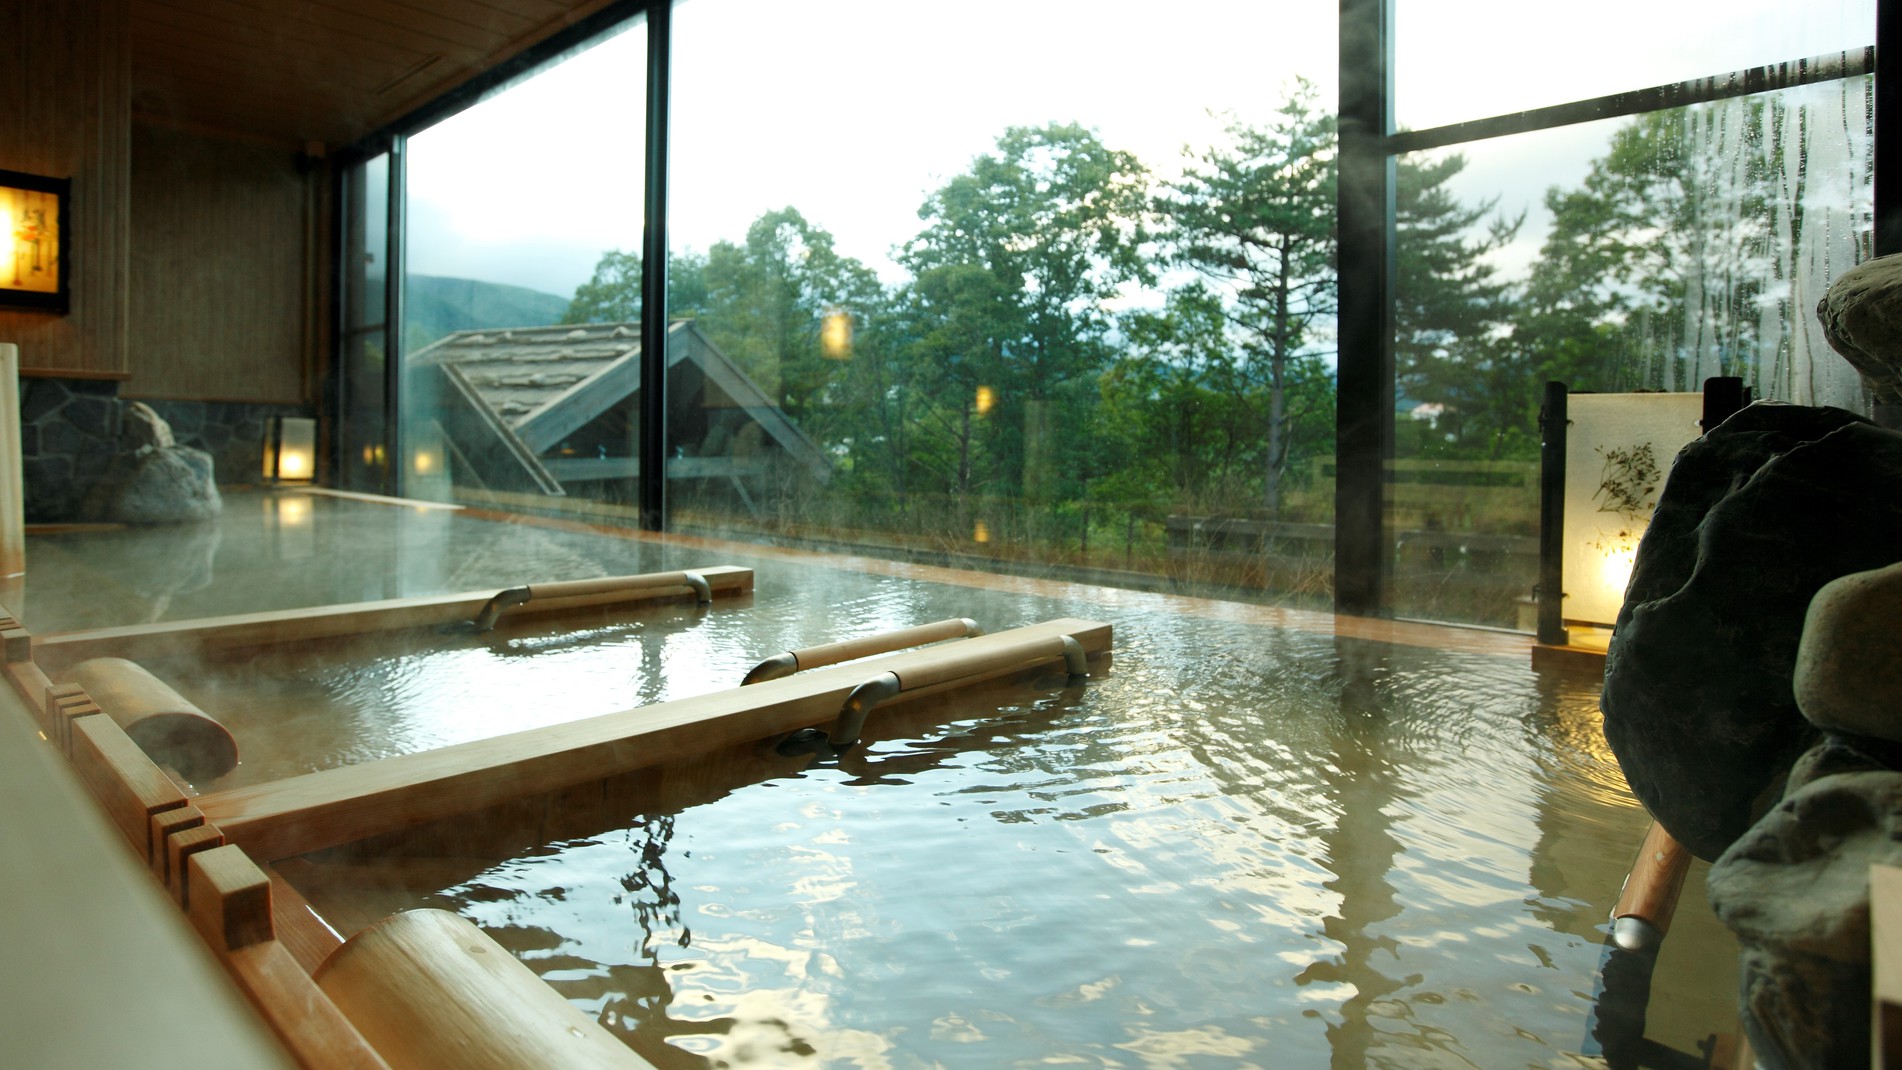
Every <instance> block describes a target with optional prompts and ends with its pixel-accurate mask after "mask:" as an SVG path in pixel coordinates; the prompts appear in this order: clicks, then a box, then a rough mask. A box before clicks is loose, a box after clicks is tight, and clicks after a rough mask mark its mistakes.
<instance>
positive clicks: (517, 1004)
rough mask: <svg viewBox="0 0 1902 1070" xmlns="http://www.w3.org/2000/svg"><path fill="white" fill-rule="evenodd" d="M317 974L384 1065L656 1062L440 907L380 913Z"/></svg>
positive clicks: (624, 1066)
mask: <svg viewBox="0 0 1902 1070" xmlns="http://www.w3.org/2000/svg"><path fill="white" fill-rule="evenodd" d="M315 976H316V981H317V986H318V987H319V988H321V989H322V990H323V992H324V994H325V995H326V996H328V997H330V1001H331V1003H333V1004H334V1005H335V1006H336V1007H337V1008H338V1009H339V1010H340V1011H342V1012H343V1014H344V1017H346V1018H348V1019H349V1020H350V1022H351V1024H352V1025H354V1026H355V1027H356V1029H357V1031H358V1032H359V1033H361V1034H362V1035H363V1037H364V1039H365V1040H367V1041H369V1043H370V1046H371V1047H373V1048H375V1049H376V1051H377V1054H379V1055H381V1056H382V1057H383V1059H384V1061H385V1062H387V1063H388V1064H389V1065H390V1067H391V1070H436V1068H439V1067H456V1068H457V1070H544V1068H547V1067H563V1068H573V1070H653V1068H652V1066H651V1064H649V1063H648V1062H647V1061H646V1060H644V1059H642V1058H641V1057H640V1056H638V1055H635V1054H634V1052H633V1051H631V1050H629V1048H628V1047H627V1045H625V1044H623V1043H621V1041H620V1040H618V1039H616V1038H615V1036H614V1034H612V1033H610V1032H608V1031H607V1030H606V1029H604V1028H602V1027H601V1026H600V1025H599V1024H598V1023H596V1022H595V1020H594V1019H592V1018H590V1017H588V1016H587V1015H585V1014H583V1013H582V1012H581V1010H580V1009H579V1008H577V1007H576V1006H575V1005H574V1004H572V1003H569V1002H568V1001H567V1000H565V999H563V998H561V995H560V994H559V993H557V992H556V991H555V990H554V989H552V988H550V987H548V985H547V984H545V983H543V981H542V979H541V978H539V977H537V976H535V973H534V971H533V970H530V969H529V968H528V967H526V966H524V965H522V964H521V963H520V962H518V961H516V959H515V956H513V955H511V954H509V953H508V952H507V951H506V950H504V949H503V947H502V946H501V945H500V944H498V943H496V942H495V941H494V940H492V939H490V938H489V935H488V934H487V933H484V932H483V931H482V930H481V929H478V928H476V927H475V926H474V925H471V924H469V923H468V922H466V921H464V920H462V919H461V918H459V917H457V916H456V915H454V914H451V913H449V912H448V911H446V910H410V911H405V912H403V913H401V914H394V915H391V916H390V917H388V918H385V919H384V920H383V921H381V922H379V923H378V924H376V925H373V926H371V927H370V928H368V929H365V930H364V931H362V932H360V933H358V934H357V935H355V936H353V937H351V938H350V939H349V940H347V941H345V942H344V945H343V946H342V947H340V948H338V949H337V951H336V952H335V953H334V954H332V955H331V956H330V958H329V959H328V960H327V961H326V962H325V963H324V964H323V965H322V966H321V967H319V968H318V969H317V972H316V975H315Z"/></svg>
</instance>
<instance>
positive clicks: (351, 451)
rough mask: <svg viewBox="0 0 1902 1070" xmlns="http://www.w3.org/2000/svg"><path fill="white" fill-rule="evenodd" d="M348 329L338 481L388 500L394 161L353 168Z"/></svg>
mask: <svg viewBox="0 0 1902 1070" xmlns="http://www.w3.org/2000/svg"><path fill="white" fill-rule="evenodd" d="M343 202H344V205H343V207H344V212H343V216H344V218H345V219H346V220H348V223H347V224H346V225H345V229H344V235H343V250H342V260H343V265H342V271H340V272H339V281H340V283H341V289H342V293H341V301H340V302H339V304H340V306H341V309H342V322H341V323H340V324H339V325H338V326H339V331H338V348H339V350H340V360H339V362H338V363H339V365H340V372H339V375H338V377H337V388H338V395H337V414H338V419H337V426H336V431H335V435H336V442H335V447H336V448H335V463H336V466H337V474H336V478H337V479H338V480H339V482H340V483H341V484H342V485H343V486H345V487H348V488H351V489H354V490H360V491H368V492H373V493H387V492H389V491H391V490H393V489H394V488H392V487H391V486H390V485H389V482H388V474H389V473H388V468H387V464H386V462H387V444H388V432H387V430H386V426H385V425H386V420H387V418H388V412H387V411H386V408H385V406H386V405H387V403H388V399H389V390H388V386H389V381H388V378H387V376H388V372H387V369H386V360H385V349H386V348H387V338H388V324H387V321H388V319H389V313H388V307H387V297H388V289H389V255H390V241H389V221H390V157H389V154H388V153H378V154H376V155H375V156H372V157H370V158H369V159H367V160H364V161H362V162H359V163H356V164H352V165H351V166H350V167H349V169H348V170H347V171H345V172H344V177H343Z"/></svg>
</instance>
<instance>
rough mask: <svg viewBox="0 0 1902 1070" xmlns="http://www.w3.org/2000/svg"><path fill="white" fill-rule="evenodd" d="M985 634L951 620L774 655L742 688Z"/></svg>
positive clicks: (960, 619)
mask: <svg viewBox="0 0 1902 1070" xmlns="http://www.w3.org/2000/svg"><path fill="white" fill-rule="evenodd" d="M983 634H984V630H983V629H982V628H979V627H978V626H977V622H976V621H974V620H972V619H971V618H969V617H953V618H951V619H949V620H939V621H933V622H931V623H930V624H919V625H915V626H913V627H910V628H899V629H897V630H895V631H889V632H880V633H878V634H877V635H866V636H861V637H859V638H857V639H845V640H842V641H840V642H837V643H823V644H821V645H819V646H809V647H804V648H802V649H799V650H788V651H785V652H784V653H780V654H774V655H773V656H772V657H770V658H767V659H766V660H765V661H762V662H760V663H759V664H758V665H755V666H753V668H752V670H751V671H749V672H748V673H747V674H746V678H745V679H743V680H741V681H740V686H741V687H745V686H746V685H747V684H757V683H762V682H764V681H766V680H777V679H779V678H780V677H782V676H791V675H792V674H793V673H796V672H799V671H800V670H802V669H817V668H821V667H823V666H826V665H837V664H839V663H840V662H842V661H852V660H854V659H855V658H865V657H870V656H872V655H873V654H889V653H891V652H892V651H894V650H904V649H905V648H907V647H914V646H923V645H925V644H926V643H935V642H938V641H939V640H941V639H962V638H964V637H965V636H968V635H983Z"/></svg>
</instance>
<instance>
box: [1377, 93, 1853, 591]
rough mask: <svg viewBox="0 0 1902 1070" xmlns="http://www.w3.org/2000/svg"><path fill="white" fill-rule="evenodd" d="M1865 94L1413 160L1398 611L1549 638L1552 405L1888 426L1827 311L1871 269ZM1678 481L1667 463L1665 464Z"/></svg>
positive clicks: (1780, 96)
mask: <svg viewBox="0 0 1902 1070" xmlns="http://www.w3.org/2000/svg"><path fill="white" fill-rule="evenodd" d="M1871 88H1872V83H1871V80H1870V79H1869V78H1867V77H1857V78H1852V79H1847V80H1840V81H1835V82H1826V83H1820V84H1816V85H1809V86H1803V87H1800V88H1796V89H1790V90H1784V91H1780V92H1777V93H1768V94H1759V95H1754V96H1747V97H1737V98H1732V99H1728V100H1721V101H1717V102H1714V103H1709V104H1699V105H1695V106H1692V107H1687V108H1679V109H1673V110H1669V111H1660V112H1652V113H1648V114H1644V115H1640V116H1636V117H1633V118H1629V119H1621V120H1613V121H1606V122H1599V123H1592V124H1585V125H1579V126H1571V127H1563V128H1559V129H1554V130H1546V131H1541V132H1538V133H1532V134H1524V135H1519V136H1516V137H1510V138H1500V139H1497V140H1493V141H1484V142H1477V143H1474V144H1471V145H1467V146H1463V147H1461V148H1460V149H1458V150H1456V151H1454V150H1442V151H1436V152H1431V153H1417V154H1411V155H1408V156H1403V157H1401V158H1400V160H1399V161H1398V176H1399V180H1398V187H1397V203H1398V214H1397V218H1396V229H1397V235H1398V257H1397V262H1398V278H1397V286H1396V292H1397V299H1398V302H1397V306H1396V317H1395V318H1396V338H1395V361H1396V371H1397V376H1398V378H1397V382H1396V389H1395V395H1396V399H1397V405H1396V412H1395V414H1394V418H1395V423H1396V434H1395V453H1396V458H1395V463H1394V470H1393V482H1392V484H1391V497H1390V502H1391V504H1390V509H1391V513H1390V516H1391V521H1392V524H1393V529H1394V532H1395V538H1396V546H1395V549H1394V553H1395V573H1394V581H1395V588H1394V596H1393V601H1394V606H1395V610H1396V612H1398V613H1400V614H1402V615H1408V616H1427V617H1434V618H1439V619H1451V620H1462V621H1474V622H1479V623H1486V624H1498V625H1505V626H1528V625H1527V624H1526V621H1525V618H1524V617H1523V614H1524V613H1526V612H1529V609H1530V601H1529V598H1528V595H1529V593H1530V591H1531V588H1532V586H1533V584H1534V582H1535V581H1536V578H1537V544H1536V539H1535V536H1536V535H1537V532H1538V502H1539V497H1538V471H1539V453H1538V444H1539V439H1540V435H1539V428H1538V414H1539V404H1540V385H1541V384H1542V383H1544V382H1545V381H1547V380H1555V381H1559V382H1563V383H1565V384H1567V386H1568V387H1569V388H1571V389H1572V390H1575V391H1613V392H1630V391H1651V390H1664V391H1696V390H1699V389H1701V388H1702V385H1703V383H1704V381H1705V380H1706V379H1708V378H1710V377H1713V376H1738V377H1741V378H1742V379H1743V380H1744V383H1745V385H1746V386H1747V387H1748V388H1750V389H1751V390H1752V391H1753V393H1754V395H1755V396H1756V397H1757V398H1759V399H1771V400H1779V401H1789V402H1796V403H1801V404H1819V405H1835V406H1840V407H1844V408H1849V409H1853V410H1857V411H1861V412H1865V413H1866V412H1868V411H1869V406H1868V398H1867V396H1866V392H1865V388H1864V386H1863V384H1862V381H1861V379H1860V377H1859V376H1857V375H1856V373H1855V371H1854V370H1853V369H1852V368H1851V367H1850V366H1849V365H1848V363H1847V362H1846V361H1844V360H1843V359H1842V358H1840V357H1839V356H1837V355H1836V354H1835V352H1834V351H1833V350H1831V349H1830V348H1829V346H1828V344H1827V343H1826V342H1825V341H1824V340H1823V338H1822V332H1821V328H1820V326H1819V324H1818V323H1817V320H1816V315H1815V309H1816V302H1817V299H1818V298H1819V297H1821V296H1822V293H1823V291H1824V290H1825V289H1826V288H1827V286H1828V284H1829V282H1830V280H1831V279H1833V278H1835V277H1836V276H1837V275H1840V274H1841V273H1842V272H1843V271H1845V270H1847V269H1848V268H1850V267H1852V266H1854V265H1855V264H1856V263H1858V262H1860V261H1861V260H1863V259H1866V258H1867V257H1868V256H1869V255H1871V241H1872V226H1873V217H1874V205H1873V187H1872V173H1871V161H1872V138H1873V129H1872V126H1871V115H1872V114H1873V113H1872V107H1871V98H1870V93H1871ZM1661 460H1662V461H1668V458H1664V459H1661Z"/></svg>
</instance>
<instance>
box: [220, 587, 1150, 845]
mask: <svg viewBox="0 0 1902 1070" xmlns="http://www.w3.org/2000/svg"><path fill="white" fill-rule="evenodd" d="M1065 635H1068V636H1072V637H1074V638H1075V639H1076V640H1077V642H1078V643H1079V644H1080V645H1081V646H1082V648H1083V650H1084V651H1085V652H1089V653H1095V652H1100V651H1106V650H1108V649H1109V647H1110V642H1111V637H1112V636H1111V627H1110V625H1108V624H1104V623H1100V622H1096V621H1087V620H1076V619H1063V620H1054V621H1047V622H1044V623H1041V624H1033V625H1029V626H1027V627H1023V628H1014V629H1011V630H1009V631H1004V632H998V633H995V634H993V635H985V636H978V637H976V638H972V639H966V640H963V641H961V642H959V643H957V644H956V649H957V650H958V651H959V653H960V659H962V658H963V657H964V656H967V655H968V656H970V657H973V658H984V657H986V656H988V657H989V659H990V660H989V661H988V662H987V663H986V665H985V666H984V667H983V669H982V671H980V672H977V673H975V674H974V675H969V676H965V677H962V678H959V679H956V680H952V681H948V682H946V683H944V684H938V685H932V686H919V687H917V688H916V689H915V690H913V689H908V690H907V691H906V692H905V696H904V697H905V698H906V699H911V698H915V697H922V696H925V695H931V694H936V693H939V692H941V691H944V690H946V689H947V688H950V687H954V686H963V685H966V684H972V683H977V682H980V681H982V680H988V679H996V678H999V677H1003V676H1009V675H1012V674H1014V673H1016V672H1018V671H1019V670H1021V669H1023V668H1024V667H1025V660H1024V659H1023V658H1019V657H1015V656H1009V657H1006V658H1005V659H1004V660H1003V661H1002V662H999V661H998V660H997V658H998V655H999V652H1001V651H1012V650H1015V649H1017V648H1019V647H1023V646H1024V645H1025V644H1027V643H1028V644H1031V645H1033V646H1037V647H1038V648H1039V649H1040V650H1044V651H1055V650H1057V649H1059V645H1060V643H1061V638H1060V637H1062V636H1065ZM940 649H942V648H927V649H924V650H912V651H906V652H903V653H898V654H889V655H885V656H884V657H881V658H879V659H876V660H874V661H868V662H861V663H857V664H853V665H840V666H833V667H831V668H826V669H816V670H814V671H812V672H809V673H800V674H798V675H796V676H788V677H786V678H784V679H781V680H772V681H769V682H767V683H763V684H755V685H753V686H752V687H737V688H732V689H729V690H725V691H716V692H713V693H711V694H706V695H696V696H694V697H692V698H685V699H676V700H673V701H670V702H660V703H655V704H654V705H651V706H641V707H638V708H635V709H631V710H622V711H620V712H618V713H610V714H605V715H602V716H600V717H591V718H587V719H584V720H579V721H570V722H568V723H565V724H557V725H549V726H547V727H545V728H536V729H531V730H529V731H526V732H516V733H513V734H511V735H506V736H497V737H494V738H491V739H481V740H474V741H471V742H469V743H459V744H456V745H454V746H449V747H442V748H439V749H437V750H432V751H422V752H419V753H415V754H404V755H399V756H397V757H394V758H385V759H382V760H380V761H375V762H365V763H363V764H361V765H351V766H343V767H340V768H336V769H326V770H323V771H321V772H316V773H307V774H304V775H303V776H296V777H289V778H287V779H284V780H279V781H274V782H272V783H269V784H258V785H252V786H249V787H242V788H233V789H231V790H229V791H223V792H214V793H210V794H206V795H201V796H199V797H198V799H197V800H196V805H197V806H198V808H199V809H200V810H203V811H204V812H205V817H206V820H208V821H211V822H213V823H214V824H216V825H217V826H218V827H219V828H220V829H222V830H223V831H224V834H225V836H226V837H228V838H229V839H230V840H231V841H232V842H234V843H238V844H241V845H243V846H244V847H245V849H246V850H247V851H248V852H250V854H251V856H252V857H254V858H257V859H260V860H263V861H266V862H273V861H276V860H278V859H281V858H288V857H290V856H292V855H299V854H303V853H305V852H307V851H314V850H317V849H319V848H322V847H334V846H337V845H338V844H344V843H351V842H354V841H356V840H361V839H364V838H365V837H368V836H373V835H376V834H378V833H383V832H391V831H395V830H397V829H401V828H408V827H410V826H412V825H419V824H422V823H424V822H426V821H433V820H437V819H439V818H445V817H450V816H452V815H455V814H460V813H465V812H467V811H470V810H474V809H479V808H482V807H488V806H494V805H496V804H498V803H503V802H508V801H510V800H513V799H519V798H524V797H527V796H531V795H539V794H542V793H543V792H549V791H556V790H559V789H561V788H565V787H569V786H572V785H576V784H585V783H589V782H591V781H597V780H601V779H603V778H606V777H610V776H614V775H616V774H619V773H626V772H631V771H633V770H636V769H644V768H649V767H652V766H656V765H662V764H665V763H669V762H674V761H678V760H681V759H687V758H694V757H698V756H699V755H702V754H705V753H708V752H710V751H713V750H717V749H720V748H723V747H730V746H736V745H739V744H744V743H750V742H753V741H755V740H760V739H766V738H769V737H772V736H777V735H783V734H785V733H788V732H792V731H795V730H797V729H800V728H805V727H808V726H810V725H816V724H820V723H825V722H830V721H832V720H833V719H835V718H836V717H837V716H838V713H839V708H840V705H841V704H842V703H843V702H844V700H845V697H846V695H847V694H849V693H850V692H851V691H852V689H853V688H854V687H855V686H857V685H858V684H860V683H863V682H864V680H865V679H866V677H867V676H868V675H876V674H877V673H880V672H885V671H891V672H898V673H900V674H901V675H902V674H903V673H905V672H908V671H914V670H915V671H920V672H930V671H938V670H935V669H933V668H932V667H933V666H935V665H937V664H938V663H939V662H940V661H941V660H942V659H943V657H944V655H942V654H940V653H938V651H939V650H940ZM1039 656H1048V655H1046V654H1040V655H1039Z"/></svg>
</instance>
